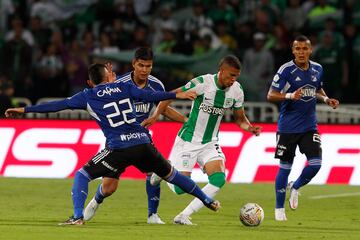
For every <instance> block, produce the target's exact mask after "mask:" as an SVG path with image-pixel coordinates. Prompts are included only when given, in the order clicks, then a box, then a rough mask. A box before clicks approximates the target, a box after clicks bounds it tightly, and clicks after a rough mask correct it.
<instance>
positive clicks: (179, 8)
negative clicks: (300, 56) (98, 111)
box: [0, 0, 360, 105]
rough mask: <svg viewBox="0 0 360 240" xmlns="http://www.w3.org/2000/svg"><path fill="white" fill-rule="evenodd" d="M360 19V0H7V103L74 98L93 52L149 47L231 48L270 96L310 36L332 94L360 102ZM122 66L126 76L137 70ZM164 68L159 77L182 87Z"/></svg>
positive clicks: (3, 71) (2, 49)
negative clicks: (299, 38) (296, 48)
mask: <svg viewBox="0 0 360 240" xmlns="http://www.w3.org/2000/svg"><path fill="white" fill-rule="evenodd" d="M359 27H360V1H357V0H194V1H190V0H101V1H100V0H73V1H65V0H52V1H50V0H49V1H45V0H1V1H0V96H1V97H0V101H1V105H4V104H5V102H6V101H7V100H4V99H10V100H11V98H12V97H13V96H17V97H26V98H29V99H31V100H32V101H33V103H35V101H36V100H37V99H39V98H43V97H66V96H69V95H70V94H73V93H76V92H77V91H79V90H81V89H82V88H84V87H86V85H85V80H86V79H87V66H88V65H89V64H90V63H92V62H93V61H95V60H94V58H93V54H99V53H109V54H116V53H121V52H122V51H126V50H132V49H135V48H137V47H139V46H151V47H152V48H153V49H154V51H155V53H171V54H184V55H187V56H200V55H202V54H205V53H206V52H209V51H213V50H215V49H217V48H219V47H226V48H228V49H229V51H230V52H232V53H233V54H235V55H237V56H238V57H239V58H240V59H241V61H242V63H243V70H242V77H241V79H240V81H241V84H242V85H243V87H244V89H245V94H246V100H247V101H266V98H265V96H266V92H267V90H268V87H269V85H270V83H271V81H272V77H273V75H274V74H275V72H276V71H277V69H278V68H279V67H280V66H281V65H282V64H284V63H285V62H287V61H289V60H291V59H292V54H291V49H290V43H291V40H292V39H293V37H294V36H295V35H298V34H304V35H307V36H308V37H309V38H310V39H311V41H312V44H313V50H314V51H313V57H312V59H313V60H314V61H317V62H319V63H320V64H322V66H323V67H324V75H323V81H324V84H325V85H324V88H325V90H326V91H327V92H328V94H329V95H330V96H332V97H336V98H339V99H340V101H341V102H343V103H344V102H346V103H359V95H360V33H359V31H358V30H359ZM155 61H156V60H155ZM114 65H115V70H116V72H117V73H118V74H122V73H124V72H126V71H129V70H130V69H131V63H130V62H129V63H126V64H125V63H114ZM216 71H217V69H212V70H210V71H209V73H215V72H216ZM164 72H166V70H161V71H158V72H154V73H153V75H155V76H157V77H159V78H160V80H162V81H163V82H164V84H165V86H167V87H168V88H169V87H173V86H174V85H173V84H170V83H169V82H168V81H170V80H169V79H171V78H172V76H171V74H164ZM175 74H176V72H175ZM204 74H205V73H204ZM169 75H170V76H169ZM164 76H166V79H165V78H164ZM186 77H191V76H189V75H186ZM173 78H174V79H176V77H173ZM182 83H183V82H181V84H182ZM175 85H176V84H175ZM168 90H171V89H168ZM6 104H12V105H14V104H15V105H16V103H15V102H14V101H10V102H6Z"/></svg>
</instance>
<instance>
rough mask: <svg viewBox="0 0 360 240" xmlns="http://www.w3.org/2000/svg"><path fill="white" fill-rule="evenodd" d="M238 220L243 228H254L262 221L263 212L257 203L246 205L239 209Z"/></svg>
mask: <svg viewBox="0 0 360 240" xmlns="http://www.w3.org/2000/svg"><path fill="white" fill-rule="evenodd" d="M239 218H240V221H241V222H242V223H243V224H244V225H245V226H248V227H256V226H259V225H260V223H261V222H262V221H263V220H264V210H263V209H262V207H260V205H259V204H257V203H247V204H245V205H244V206H243V207H242V208H241V209H240V216H239Z"/></svg>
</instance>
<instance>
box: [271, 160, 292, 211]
mask: <svg viewBox="0 0 360 240" xmlns="http://www.w3.org/2000/svg"><path fill="white" fill-rule="evenodd" d="M291 166H292V164H291V163H284V162H280V168H279V171H278V173H277V175H276V180H275V196H276V208H284V203H285V197H286V185H287V182H288V177H289V174H290V171H291Z"/></svg>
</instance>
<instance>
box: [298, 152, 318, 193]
mask: <svg viewBox="0 0 360 240" xmlns="http://www.w3.org/2000/svg"><path fill="white" fill-rule="evenodd" d="M308 162H309V165H307V166H306V167H305V168H304V169H303V170H302V172H301V175H300V177H299V178H298V179H297V180H296V181H295V182H294V185H293V188H294V189H299V188H301V187H302V186H304V185H306V184H308V183H309V182H310V181H311V179H313V177H315V175H316V174H317V173H318V172H319V170H320V168H321V159H319V158H316V159H315V158H313V159H309V160H308Z"/></svg>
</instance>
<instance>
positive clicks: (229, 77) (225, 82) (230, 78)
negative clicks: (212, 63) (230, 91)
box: [218, 64, 240, 88]
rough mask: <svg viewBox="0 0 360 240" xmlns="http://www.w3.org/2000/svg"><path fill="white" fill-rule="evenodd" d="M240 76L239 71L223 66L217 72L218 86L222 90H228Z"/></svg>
mask: <svg viewBox="0 0 360 240" xmlns="http://www.w3.org/2000/svg"><path fill="white" fill-rule="evenodd" d="M239 76H240V70H239V69H236V68H234V67H231V66H229V65H227V64H223V65H222V66H221V67H220V71H219V80H218V82H219V85H220V86H222V87H223V88H228V87H230V86H232V85H233V84H234V82H235V81H236V79H237V78H238V77H239Z"/></svg>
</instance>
